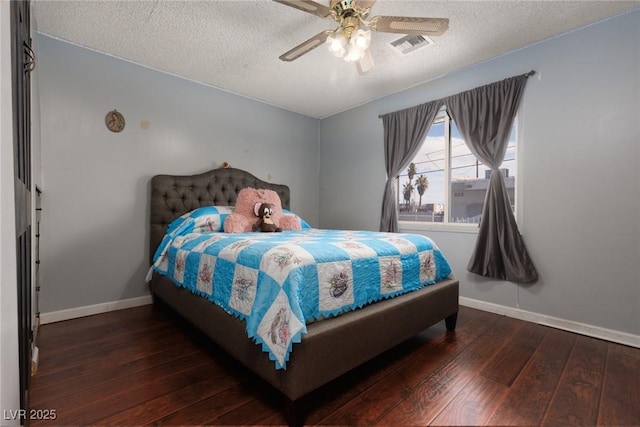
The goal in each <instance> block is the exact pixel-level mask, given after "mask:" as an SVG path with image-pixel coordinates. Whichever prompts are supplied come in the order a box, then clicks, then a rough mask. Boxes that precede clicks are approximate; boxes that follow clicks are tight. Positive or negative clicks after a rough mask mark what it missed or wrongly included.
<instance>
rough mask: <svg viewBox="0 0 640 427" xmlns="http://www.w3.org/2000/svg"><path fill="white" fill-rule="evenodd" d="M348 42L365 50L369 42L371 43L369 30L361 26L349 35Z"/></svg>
mask: <svg viewBox="0 0 640 427" xmlns="http://www.w3.org/2000/svg"><path fill="white" fill-rule="evenodd" d="M349 43H351V44H353V45H354V46H357V47H358V48H359V49H362V50H363V51H365V50H367V48H368V47H369V44H370V43H371V31H365V30H363V29H362V28H360V29H358V30H357V31H356V32H355V33H353V34H352V35H351V40H350V41H349Z"/></svg>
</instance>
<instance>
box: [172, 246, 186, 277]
mask: <svg viewBox="0 0 640 427" xmlns="http://www.w3.org/2000/svg"><path fill="white" fill-rule="evenodd" d="M188 255H189V252H188V251H183V250H182V249H178V250H177V251H176V257H175V259H174V264H173V277H175V279H176V282H178V283H180V284H183V283H184V272H185V269H186V266H187V256H188Z"/></svg>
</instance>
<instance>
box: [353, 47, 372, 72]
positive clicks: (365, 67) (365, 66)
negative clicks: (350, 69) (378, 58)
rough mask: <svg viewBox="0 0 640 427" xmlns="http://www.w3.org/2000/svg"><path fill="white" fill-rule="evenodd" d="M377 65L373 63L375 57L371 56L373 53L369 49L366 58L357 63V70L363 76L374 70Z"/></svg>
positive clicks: (365, 54) (365, 53)
mask: <svg viewBox="0 0 640 427" xmlns="http://www.w3.org/2000/svg"><path fill="white" fill-rule="evenodd" d="M374 66H375V64H374V63H373V56H371V52H370V51H369V49H367V50H366V51H365V52H364V56H363V57H362V58H360V59H358V60H357V61H356V68H357V69H358V74H360V75H363V74H366V73H368V72H369V71H371V70H373V67H374Z"/></svg>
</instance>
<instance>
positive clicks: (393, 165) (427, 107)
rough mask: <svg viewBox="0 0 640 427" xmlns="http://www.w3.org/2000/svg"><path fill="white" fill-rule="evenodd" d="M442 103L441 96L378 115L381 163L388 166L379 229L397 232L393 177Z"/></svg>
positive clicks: (414, 150)
mask: <svg viewBox="0 0 640 427" xmlns="http://www.w3.org/2000/svg"><path fill="white" fill-rule="evenodd" d="M442 104H443V102H442V100H436V101H431V102H427V103H425V104H420V105H417V106H415V107H410V108H406V109H404V110H400V111H395V112H393V113H388V114H384V115H381V116H380V118H382V126H383V128H384V163H385V168H386V170H387V184H386V185H385V188H384V195H383V197H382V215H381V217H380V231H390V232H394V233H397V232H398V230H399V227H398V208H397V196H396V189H395V185H394V183H395V178H396V176H398V174H399V173H400V172H401V171H402V170H403V169H404V168H406V167H407V166H409V163H410V162H411V160H412V159H413V157H414V156H415V154H416V152H417V151H418V149H419V148H420V146H421V145H422V142H423V141H424V138H425V136H426V135H427V132H429V128H430V127H431V124H432V123H433V120H434V119H435V118H436V115H437V114H438V111H439V110H440V107H442Z"/></svg>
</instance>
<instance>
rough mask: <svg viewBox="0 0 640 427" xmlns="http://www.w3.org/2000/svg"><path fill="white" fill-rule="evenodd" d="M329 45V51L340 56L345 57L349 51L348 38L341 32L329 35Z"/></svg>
mask: <svg viewBox="0 0 640 427" xmlns="http://www.w3.org/2000/svg"><path fill="white" fill-rule="evenodd" d="M327 45H328V46H329V51H330V52H331V53H333V54H334V55H335V56H337V57H338V58H342V57H344V55H345V53H346V52H347V49H346V46H347V39H346V38H345V36H344V35H342V34H341V33H338V34H336V35H335V36H329V37H327Z"/></svg>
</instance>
